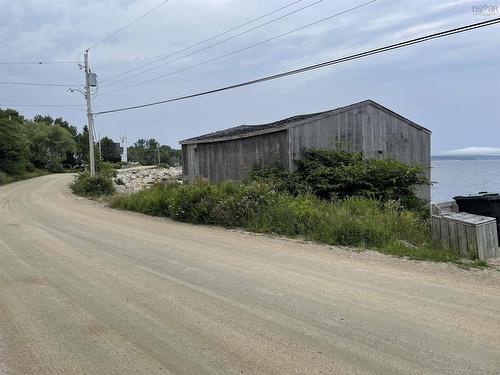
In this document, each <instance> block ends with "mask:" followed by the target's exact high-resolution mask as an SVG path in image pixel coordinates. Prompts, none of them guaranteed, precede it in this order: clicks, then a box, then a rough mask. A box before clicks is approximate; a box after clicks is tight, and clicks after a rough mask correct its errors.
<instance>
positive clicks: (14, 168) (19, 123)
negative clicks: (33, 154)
mask: <svg viewBox="0 0 500 375" xmlns="http://www.w3.org/2000/svg"><path fill="white" fill-rule="evenodd" d="M23 122H24V118H23V117H22V116H20V115H19V113H18V112H17V111H14V110H11V109H7V110H1V109H0V135H1V136H0V171H1V172H4V173H7V174H15V175H21V174H23V173H24V171H25V167H26V164H27V162H28V158H29V146H28V142H27V139H26V137H25V136H24V133H23Z"/></svg>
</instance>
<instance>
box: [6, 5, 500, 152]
mask: <svg viewBox="0 0 500 375" xmlns="http://www.w3.org/2000/svg"><path fill="white" fill-rule="evenodd" d="M295 1H296V0H295ZM315 1H316V0H301V1H298V2H297V3H296V4H294V5H292V6H289V7H287V8H286V9H283V10H282V11H280V12H277V13H274V14H272V15H270V16H268V17H266V18H264V19H261V20H259V21H256V22H254V23H252V24H249V25H247V26H245V27H243V28H240V29H238V30H235V31H233V32H232V33H230V34H226V35H224V36H222V37H219V38H217V39H214V40H212V41H210V42H208V43H205V44H201V45H199V46H198V47H195V48H193V49H190V50H187V51H185V52H183V53H180V54H177V55H174V56H172V57H170V58H167V59H164V60H162V61H161V62H158V63H156V64H151V65H149V66H147V67H145V68H143V69H147V68H151V67H155V66H157V65H159V64H160V63H165V62H168V61H171V60H173V59H175V58H177V59H178V58H179V57H182V56H183V55H185V54H188V53H189V52H193V51H196V50H197V49H201V48H203V47H205V46H209V45H210V44H213V43H216V42H218V41H220V40H223V39H225V38H227V37H229V36H231V35H234V34H237V33H239V32H242V31H245V30H247V29H249V28H252V27H255V26H258V25H260V24H262V23H265V22H267V21H271V20H273V19H275V18H278V17H280V16H282V15H285V14H287V13H289V12H292V11H295V10H298V9H299V8H302V7H305V6H306V5H309V4H312V3H314V2H315ZM161 2H162V1H161V0H155V1H145V0H130V1H124V0H115V1H106V0H81V1H79V0H66V1H64V0H59V1H54V0H50V1H49V0H47V1H43V0H31V1H30V0H0V8H1V11H0V35H1V40H2V41H1V43H0V56H1V57H0V60H1V61H4V62H5V61H33V60H37V61H38V60H71V61H76V60H81V59H82V53H81V51H83V50H84V49H85V48H86V47H88V46H90V45H92V44H94V43H96V42H98V41H99V40H101V39H102V38H104V37H105V36H107V35H109V34H111V33H113V32H115V31H117V30H118V29H120V28H121V27H123V26H124V25H126V24H127V23H129V22H130V21H132V20H134V19H135V18H137V17H139V16H140V15H141V14H143V13H144V12H146V11H147V10H149V9H151V8H153V7H154V6H156V5H158V4H160V3H161ZM293 2H294V0H199V1H194V0H170V1H169V2H167V3H166V4H165V5H163V6H161V7H160V8H158V9H157V10H155V11H154V12H152V13H151V14H149V15H147V16H146V17H144V18H143V19H142V20H140V21H138V22H137V23H135V24H133V25H131V26H130V27H128V28H127V29H125V30H124V31H122V32H120V33H119V34H117V35H116V36H115V37H113V38H110V39H108V40H106V41H105V42H104V43H101V44H100V45H98V46H96V47H95V48H92V49H91V50H90V62H91V67H92V69H93V71H94V72H95V73H97V75H98V79H99V81H100V90H99V94H98V95H97V96H96V97H95V98H94V111H99V110H106V109H112V108H115V107H122V106H127V105H134V104H142V103H146V102H150V101H156V100H161V99H167V98H170V97H175V96H180V95H185V94H189V93H192V92H196V91H202V90H208V89H212V88H217V87H219V86H223V85H228V84H233V83H238V82H240V81H245V80H250V79H253V78H257V77H260V76H262V75H268V74H274V73H277V72H280V71H283V70H287V69H292V68H296V67H300V66H302V65H306V64H312V63H316V62H321V61H323V60H328V59H333V58H337V57H342V56H344V55H346V54H349V53H355V52H360V51H363V50H365V49H370V48H374V47H378V46H382V45H384V44H390V43H395V42H399V41H402V40H405V39H409V38H414V37H418V36H421V35H425V34H428V33H432V32H437V31H441V30H444V29H447V28H451V27H457V26H462V25H465V24H468V23H474V22H481V21H484V20H486V19H488V18H491V17H498V16H500V14H496V15H484V14H483V15H480V14H475V13H474V12H473V6H474V5H481V4H482V3H478V2H471V1H447V0H442V1H436V0H432V1H431V0H414V1H389V0H377V1H375V2H374V3H372V4H369V5H366V6H364V7H362V8H359V9H357V10H355V11H352V12H349V13H346V14H343V15H341V16H338V17H336V18H333V19H331V20H329V21H326V22H322V23H319V24H317V25H315V26H314V27H309V28H305V29H303V30H300V31H298V32H295V33H292V34H290V35H288V36H285V37H282V38H278V39H276V40H273V41H271V42H268V43H264V44H262V45H259V46H257V47H255V48H251V49H248V50H246V51H243V52H240V53H236V54H234V55H232V56H230V57H227V58H222V59H219V60H217V61H214V62H212V63H207V64H205V65H203V66H200V67H198V68H194V69H190V70H186V71H184V72H180V73H177V74H173V75H170V76H168V77H164V78H162V79H158V80H155V81H153V82H150V83H147V84H141V85H137V86H135V87H133V88H128V89H124V90H120V91H116V92H113V93H106V92H107V91H111V90H113V89H119V88H122V87H125V86H129V85H133V84H135V83H140V82H142V81H146V80H148V79H152V78H156V77H158V76H162V75H167V74H169V73H172V72H176V71H179V70H182V69H184V68H186V67H190V66H192V65H195V64H199V63H201V62H204V61H207V60H210V59H213V58H216V57H218V56H221V55H225V54H227V53H230V52H232V51H236V50H238V49H241V48H244V47H247V46H249V45H252V44H255V43H258V42H261V41H263V40H266V39H269V38H271V37H273V36H276V35H280V34H283V33H286V32H288V31H290V30H293V29H295V28H297V27H300V26H303V25H306V24H309V23H312V22H314V21H316V20H319V19H321V18H324V17H327V16H329V15H332V14H335V13H338V12H341V11H344V10H346V9H349V8H352V7H354V6H356V5H359V4H362V3H363V2H366V0H360V1H342V0H339V1H337V0H323V1H321V2H319V3H318V4H316V5H313V6H310V7H308V8H306V9H304V10H302V11H298V12H297V13H295V14H292V15H290V16H287V17H284V18H282V19H280V20H279V21H277V22H273V23H270V24H268V25H266V26H264V27H261V28H258V29H257V30H254V31H251V32H248V33H246V34H244V35H241V36H239V37H236V38H233V39H231V40H229V41H226V42H224V43H220V44H219V45H217V46H214V47H212V48H207V49H206V50H204V51H201V52H199V53H196V54H193V55H191V56H187V57H185V58H183V59H178V61H175V62H171V63H169V64H166V65H164V66H162V67H159V68H156V69H154V70H152V71H150V72H147V73H144V74H141V75H138V76H137V77H131V78H129V79H127V80H124V81H122V82H118V83H116V84H114V85H109V86H108V87H106V86H105V85H106V83H110V82H111V81H107V82H106V81H104V82H103V80H106V79H109V78H110V77H113V76H114V75H117V74H119V73H122V72H125V71H127V70H130V69H132V68H135V67H137V66H140V65H142V64H146V63H149V62H151V61H153V60H156V59H158V58H160V57H163V56H167V55H169V54H173V53H175V52H177V51H179V50H181V49H183V48H186V47H189V46H191V45H193V44H195V43H197V42H199V41H202V40H204V39H207V38H209V37H211V36H213V35H217V34H219V33H221V32H224V31H226V30H228V29H231V28H232V27H235V26H237V25H240V24H242V23H245V22H247V21H250V20H251V19H253V18H256V17H259V16H262V15H264V14H266V13H269V12H271V11H273V10H275V9H277V8H280V7H283V6H286V5H288V4H291V3H293ZM487 4H488V5H496V6H497V8H500V2H499V3H496V2H495V1H494V2H492V3H491V4H490V2H487ZM499 46H500V25H495V26H491V27H488V28H485V29H480V30H475V31H471V32H468V33H465V34H459V35H456V36H451V37H448V38H446V39H439V40H435V41H431V42H428V43H424V44H420V45H416V46H411V47H407V48H404V49H399V50H396V51H391V52H388V53H385V54H383V55H376V56H371V57H367V58H365V59H361V60H356V61H351V62H348V63H344V64H341V65H335V66H332V67H327V68H324V69H321V70H318V71H314V72H309V73H305V74H302V75H297V76H292V77H288V78H284V79H280V80H276V81H272V82H267V83H263V84H259V85H256V86H250V87H245V88H240V89H236V90H232V91H226V92H223V93H218V94H214V95H211V96H205V97H200V98H196V99H192V100H186V101H182V102H175V103H171V104H165V105H160V106H157V107H150V108H146V109H141V110H135V111H128V112H121V113H114V114H107V115H100V116H97V117H96V119H95V123H96V128H97V132H98V133H100V134H101V135H102V136H104V135H107V136H110V137H113V138H115V139H118V137H119V136H120V135H122V134H126V135H127V137H128V140H129V144H131V143H133V141H135V140H136V139H138V138H156V139H158V140H160V141H161V142H162V143H164V144H169V145H171V146H175V147H178V141H179V140H181V139H185V138H189V137H193V136H196V135H199V134H202V133H207V132H211V131H214V130H219V129H224V128H227V127H231V126H236V125H240V124H259V123H265V122H270V121H274V120H278V119H281V118H284V117H288V116H292V115H296V114H301V113H310V112H317V111H323V110H328V109H333V108H337V107H339V106H343V105H347V104H350V103H353V102H357V101H361V100H365V99H373V100H375V101H377V102H379V103H380V104H382V105H384V106H386V107H388V108H390V109H392V110H394V111H396V112H398V113H400V114H401V115H403V116H405V117H408V118H409V119H411V120H413V121H415V122H416V123H418V124H420V125H422V126H425V127H427V128H428V129H430V130H431V131H432V133H433V134H432V151H433V153H434V154H438V153H442V152H446V151H449V150H455V149H461V148H470V147H489V148H490V149H489V150H490V151H491V148H493V150H495V149H496V150H497V151H499V149H497V148H498V147H500V48H499ZM141 71H142V70H141V69H138V70H135V71H134V72H131V73H129V75H132V74H136V73H139V72H141ZM125 77H127V75H124V76H121V77H119V78H125ZM116 79H118V78H116ZM83 80H84V76H83V72H82V71H81V70H79V69H78V66H77V65H76V64H65V65H0V81H21V82H50V83H61V84H77V85H81V84H82V83H83ZM66 90H67V88H65V87H30V86H10V85H9V86H7V85H0V105H1V107H2V108H5V107H7V106H8V107H11V108H16V109H18V110H19V111H20V112H21V113H23V114H24V115H25V116H26V117H29V118H31V117H33V116H34V115H36V114H39V113H41V114H50V115H51V116H53V117H60V116H62V117H63V118H65V119H67V120H68V121H70V122H71V123H73V124H74V125H76V126H77V127H78V128H80V129H81V128H82V126H83V125H84V124H85V123H86V115H85V112H84V111H83V106H82V107H81V108H80V107H78V108H66V107H53V108H52V107H51V108H49V107H33V106H21V104H27V103H29V104H58V105H59V104H82V105H83V103H84V102H83V97H82V96H81V95H80V94H78V93H73V94H71V93H67V92H66ZM469 150H470V149H469ZM479 152H481V149H479Z"/></svg>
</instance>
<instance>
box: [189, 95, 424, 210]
mask: <svg viewBox="0 0 500 375" xmlns="http://www.w3.org/2000/svg"><path fill="white" fill-rule="evenodd" d="M430 139H431V132H430V130H428V129H426V128H424V127H422V126H420V125H418V124H416V123H414V122H413V121H411V120H408V119H407V118H405V117H403V116H401V115H399V114H397V113H396V112H393V111H391V110H389V109H387V108H386V107H384V106H382V105H380V104H378V103H376V102H374V101H372V100H365V101H362V102H359V103H355V104H351V105H348V106H345V107H341V108H337V109H333V110H329V111H325V112H319V113H313V114H305V115H299V116H293V117H290V118H286V119H283V120H279V121H276V122H271V123H268V124H263V125H241V126H237V127H233V128H229V129H226V130H221V131H217V132H214V133H210V134H205V135H201V136H199V137H194V138H190V139H185V140H183V141H180V142H179V143H180V144H181V145H182V157H183V176H184V180H185V181H193V180H195V179H196V178H198V177H201V178H204V179H207V180H208V181H210V182H220V181H224V180H235V181H238V180H241V179H243V178H244V177H245V176H246V175H247V173H248V172H249V171H250V170H251V169H252V168H253V167H254V166H255V165H257V164H260V165H262V166H263V167H271V166H273V165H276V164H277V163H279V164H280V165H281V166H283V167H284V168H287V169H290V170H293V169H294V168H295V160H298V159H299V158H300V157H301V155H302V153H303V152H304V150H306V149H309V148H324V149H331V148H335V147H339V146H340V147H342V149H344V150H346V151H351V152H362V153H363V155H364V157H367V158H391V159H396V160H399V161H401V162H403V163H406V164H409V165H416V164H421V165H424V166H425V168H426V173H427V177H428V178H430V160H431V158H430ZM418 195H419V196H420V197H421V198H424V199H426V200H428V201H430V187H429V186H422V187H421V188H420V190H419V193H418Z"/></svg>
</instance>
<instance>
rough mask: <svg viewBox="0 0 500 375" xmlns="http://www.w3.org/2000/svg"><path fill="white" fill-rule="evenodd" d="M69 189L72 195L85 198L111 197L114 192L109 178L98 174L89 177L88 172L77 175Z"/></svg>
mask: <svg viewBox="0 0 500 375" xmlns="http://www.w3.org/2000/svg"><path fill="white" fill-rule="evenodd" d="M70 187H71V190H72V191H73V193H75V194H78V195H83V196H87V197H98V196H101V195H111V194H113V192H114V190H115V189H114V187H113V182H112V181H111V178H109V177H107V176H103V175H100V174H98V175H97V176H96V177H90V173H89V172H82V173H79V174H78V175H77V176H76V177H75V180H74V181H73V183H72V184H71V185H70Z"/></svg>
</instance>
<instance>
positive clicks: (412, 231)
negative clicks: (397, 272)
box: [110, 182, 485, 267]
mask: <svg viewBox="0 0 500 375" xmlns="http://www.w3.org/2000/svg"><path fill="white" fill-rule="evenodd" d="M110 206H111V207H113V208H117V209H122V210H130V211H135V212H141V213H145V214H149V215H153V216H165V217H170V218H172V219H174V220H178V221H183V222H189V223H193V224H207V225H219V226H223V227H226V228H242V229H245V230H248V231H251V232H257V233H270V234H278V235H284V236H287V237H292V238H303V239H305V240H311V241H315V242H320V243H325V244H329V245H344V246H353V247H358V248H362V249H368V248H370V249H375V250H378V251H380V252H383V253H386V254H391V255H395V256H401V257H407V258H410V259H414V260H430V261H437V262H453V263H457V264H459V265H462V266H464V267H469V266H473V267H476V266H477V267H481V266H485V263H484V262H477V261H476V262H472V261H471V262H469V261H467V260H462V259H460V258H459V257H457V256H456V255H455V254H453V253H451V252H447V251H443V250H439V249H432V248H430V247H429V245H428V244H429V241H430V227H429V223H428V222H427V221H426V220H424V219H422V217H421V216H420V215H418V214H416V213H415V212H413V211H410V210H406V209H404V208H402V207H401V206H400V205H398V204H397V203H396V202H387V203H381V202H379V201H376V200H372V199H367V198H353V197H351V198H346V199H343V200H335V201H326V200H322V199H319V198H317V197H315V196H313V195H302V196H290V195H286V194H283V193H280V192H277V191H275V190H274V189H273V188H272V187H271V186H269V185H267V184H263V183H257V182H254V183H248V184H235V183H229V182H226V183H221V184H208V183H204V182H197V183H194V184H185V185H182V184H167V185H156V186H154V187H152V188H150V189H147V190H143V191H140V192H138V193H134V194H131V195H117V196H114V197H113V198H112V199H111V201H110ZM406 243H409V244H413V245H415V247H413V246H408V245H405V244H406Z"/></svg>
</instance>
